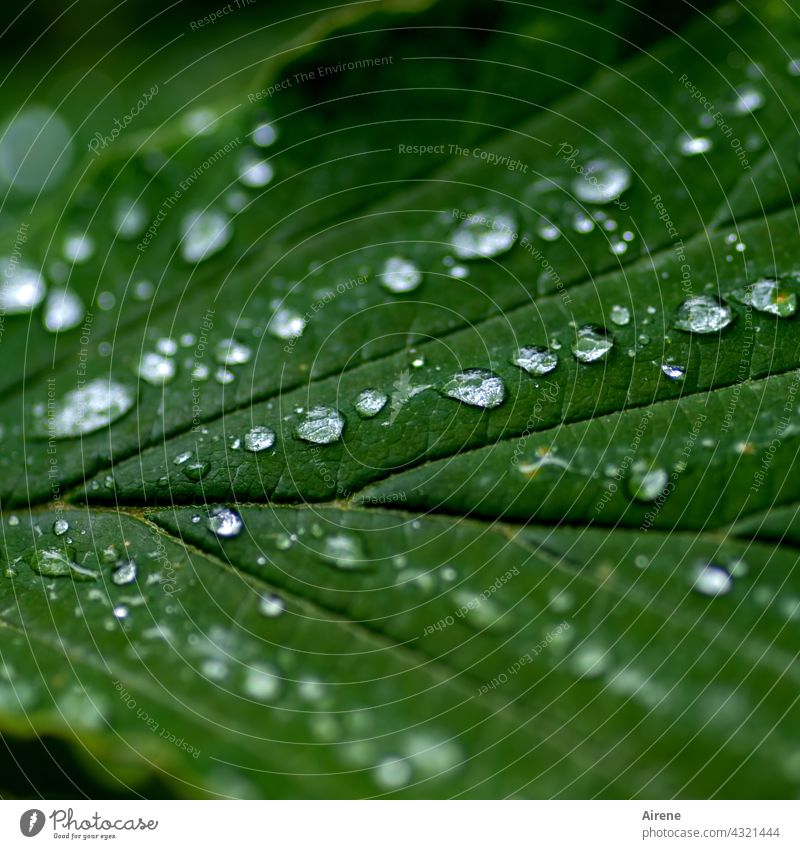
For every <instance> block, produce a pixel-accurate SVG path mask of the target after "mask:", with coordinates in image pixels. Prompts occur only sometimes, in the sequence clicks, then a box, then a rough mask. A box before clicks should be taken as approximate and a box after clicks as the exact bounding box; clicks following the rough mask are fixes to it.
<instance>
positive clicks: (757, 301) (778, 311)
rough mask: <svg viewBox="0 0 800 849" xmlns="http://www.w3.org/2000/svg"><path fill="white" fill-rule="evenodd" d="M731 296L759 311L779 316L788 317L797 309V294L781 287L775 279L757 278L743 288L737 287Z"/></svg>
mask: <svg viewBox="0 0 800 849" xmlns="http://www.w3.org/2000/svg"><path fill="white" fill-rule="evenodd" d="M733 297H734V298H736V300H737V301H739V302H740V303H743V304H746V305H747V306H750V307H753V308H754V309H757V310H758V311H759V312H765V313H768V314H769V315H775V316H778V317H779V318H788V317H789V316H792V315H794V314H795V312H796V311H797V295H795V293H794V292H789V291H788V290H787V289H785V288H783V287H782V286H781V284H780V283H779V282H778V281H777V280H758V281H757V282H756V283H753V284H752V285H750V286H747V287H745V288H744V289H738V290H737V291H736V292H734V293H733Z"/></svg>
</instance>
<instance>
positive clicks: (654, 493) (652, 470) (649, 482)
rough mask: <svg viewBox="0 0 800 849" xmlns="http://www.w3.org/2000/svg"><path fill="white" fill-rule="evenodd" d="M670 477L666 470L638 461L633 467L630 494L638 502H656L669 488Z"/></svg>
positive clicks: (629, 483)
mask: <svg viewBox="0 0 800 849" xmlns="http://www.w3.org/2000/svg"><path fill="white" fill-rule="evenodd" d="M668 483H669V475H668V474H667V471H666V470H665V469H662V468H660V467H657V466H650V465H649V464H648V463H647V462H645V461H644V460H637V461H636V462H635V463H634V464H633V466H632V467H631V474H630V477H629V478H628V492H629V493H630V496H631V497H632V498H635V499H636V500H637V501H645V502H649V501H655V500H656V498H658V496H659V495H661V494H662V493H663V492H664V491H665V490H666V488H667V484H668Z"/></svg>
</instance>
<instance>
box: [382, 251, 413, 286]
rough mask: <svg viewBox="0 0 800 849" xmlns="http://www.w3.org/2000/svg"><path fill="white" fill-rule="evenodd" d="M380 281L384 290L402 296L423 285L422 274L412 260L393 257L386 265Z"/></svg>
mask: <svg viewBox="0 0 800 849" xmlns="http://www.w3.org/2000/svg"><path fill="white" fill-rule="evenodd" d="M380 281H381V286H383V288H384V289H388V291H390V292H392V294H394V295H401V294H403V293H405V292H412V291H413V290H414V289H416V288H417V287H418V286H419V284H420V283H422V272H421V271H420V270H419V268H417V266H416V265H415V264H414V263H413V262H412V261H411V260H410V259H405V258H403V257H401V256H393V257H390V258H389V259H387V260H386V262H385V263H384V266H383V272H382V274H381V277H380Z"/></svg>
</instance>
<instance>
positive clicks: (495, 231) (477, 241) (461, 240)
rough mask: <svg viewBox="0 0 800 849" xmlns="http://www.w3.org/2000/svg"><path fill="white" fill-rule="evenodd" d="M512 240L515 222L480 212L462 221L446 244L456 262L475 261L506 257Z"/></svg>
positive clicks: (503, 214)
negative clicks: (457, 260)
mask: <svg viewBox="0 0 800 849" xmlns="http://www.w3.org/2000/svg"><path fill="white" fill-rule="evenodd" d="M516 238H517V234H516V222H515V221H514V219H513V218H512V217H511V216H510V215H507V214H505V213H502V212H493V211H492V210H484V211H481V212H476V213H475V214H474V215H470V216H468V217H467V218H466V219H465V220H464V221H462V222H461V224H459V225H458V226H457V227H456V229H455V230H454V231H453V235H452V237H451V240H450V243H451V245H452V247H453V251H454V253H455V255H456V256H457V257H458V258H459V259H479V258H481V257H494V256H500V254H504V253H506V251H509V250H511V247H512V246H513V244H514V242H515V240H516Z"/></svg>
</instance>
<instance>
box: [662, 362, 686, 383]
mask: <svg viewBox="0 0 800 849" xmlns="http://www.w3.org/2000/svg"><path fill="white" fill-rule="evenodd" d="M661 371H662V372H664V374H665V375H666V376H667V377H668V378H669V379H670V380H683V378H684V377H686V369H684V368H683V367H682V366H675V365H672V364H671V363H662V365H661Z"/></svg>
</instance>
